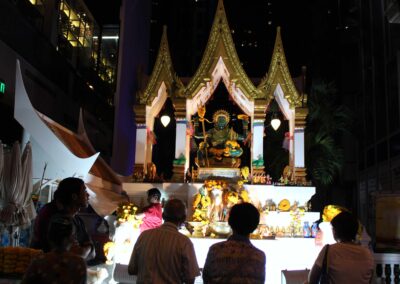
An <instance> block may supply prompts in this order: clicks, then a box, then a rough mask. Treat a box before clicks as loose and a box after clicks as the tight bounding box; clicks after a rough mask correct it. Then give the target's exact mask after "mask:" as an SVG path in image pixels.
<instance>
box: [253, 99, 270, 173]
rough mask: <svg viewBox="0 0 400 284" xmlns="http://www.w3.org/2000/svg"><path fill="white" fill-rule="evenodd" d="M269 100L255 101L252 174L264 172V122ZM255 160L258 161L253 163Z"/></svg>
mask: <svg viewBox="0 0 400 284" xmlns="http://www.w3.org/2000/svg"><path fill="white" fill-rule="evenodd" d="M266 106H267V100H256V101H255V102H254V117H253V124H252V135H253V137H252V146H251V147H252V149H251V161H252V165H251V167H252V170H251V172H252V175H253V176H254V175H255V174H259V173H260V174H262V173H264V168H265V165H264V162H263V161H264V122H265V109H266ZM253 162H256V163H254V164H253Z"/></svg>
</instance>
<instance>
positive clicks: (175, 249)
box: [128, 199, 200, 284]
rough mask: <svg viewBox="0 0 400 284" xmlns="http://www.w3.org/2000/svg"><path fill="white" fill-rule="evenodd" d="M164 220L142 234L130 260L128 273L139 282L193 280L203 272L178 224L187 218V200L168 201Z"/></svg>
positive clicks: (189, 281)
mask: <svg viewBox="0 0 400 284" xmlns="http://www.w3.org/2000/svg"><path fill="white" fill-rule="evenodd" d="M163 219H164V221H165V222H164V224H162V225H161V227H159V228H156V229H150V230H147V231H144V232H143V233H142V234H140V236H139V238H138V240H137V242H136V244H135V247H134V248H133V252H132V255H131V259H130V261H129V266H128V273H129V274H131V275H137V283H138V284H140V283H171V284H176V283H189V284H190V283H194V279H195V277H196V276H198V275H200V270H199V267H198V264H197V260H196V255H195V252H194V248H193V244H192V242H191V241H190V239H189V238H188V237H186V236H185V235H183V234H181V233H179V231H178V228H179V227H180V226H181V225H182V224H183V222H185V220H186V207H185V204H184V203H183V202H182V201H181V200H179V199H171V200H169V201H167V203H166V204H165V207H164V212H163Z"/></svg>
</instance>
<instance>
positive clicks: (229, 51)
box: [185, 0, 262, 99]
mask: <svg viewBox="0 0 400 284" xmlns="http://www.w3.org/2000/svg"><path fill="white" fill-rule="evenodd" d="M220 57H222V58H223V60H224V62H225V64H226V68H227V69H228V71H229V73H230V79H231V81H232V82H233V81H234V82H235V86H236V87H238V88H240V89H241V90H242V92H243V93H244V94H245V96H246V97H247V99H252V98H254V97H260V96H262V91H261V90H258V89H257V88H256V87H255V86H254V84H253V83H252V82H251V80H250V79H249V78H248V77H247V74H246V73H245V71H244V69H243V67H242V65H241V63H240V60H239V57H238V55H237V52H236V49H235V44H234V42H233V39H232V35H231V30H230V28H229V25H228V20H227V18H226V13H225V8H224V4H223V1H222V0H219V1H218V6H217V10H216V12H215V17H214V22H213V25H212V27H211V32H210V36H209V38H208V42H207V46H206V49H205V51H204V53H203V57H202V59H201V63H200V66H199V67H198V68H197V71H196V73H195V75H194V76H193V77H192V79H191V81H190V82H189V84H188V86H187V88H186V90H185V96H186V97H193V96H194V95H195V94H196V93H197V91H198V90H199V89H200V88H201V85H202V84H204V79H205V78H210V77H211V73H212V71H213V68H214V66H215V65H216V64H217V63H218V59H219V58H220Z"/></svg>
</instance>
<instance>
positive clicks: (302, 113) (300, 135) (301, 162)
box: [293, 107, 308, 183]
mask: <svg viewBox="0 0 400 284" xmlns="http://www.w3.org/2000/svg"><path fill="white" fill-rule="evenodd" d="M307 114H308V109H307V108H306V107H302V108H300V107H299V108H296V112H295V126H294V137H293V142H294V161H293V163H294V176H293V177H294V180H295V181H296V182H298V183H305V182H306V181H307V180H306V175H307V173H306V167H305V155H304V145H305V143H304V140H305V137H304V129H305V127H306V118H307Z"/></svg>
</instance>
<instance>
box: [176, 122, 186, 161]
mask: <svg viewBox="0 0 400 284" xmlns="http://www.w3.org/2000/svg"><path fill="white" fill-rule="evenodd" d="M181 154H183V155H184V156H185V157H186V119H185V118H178V119H176V137H175V159H178V158H179V156H180V155H181Z"/></svg>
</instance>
